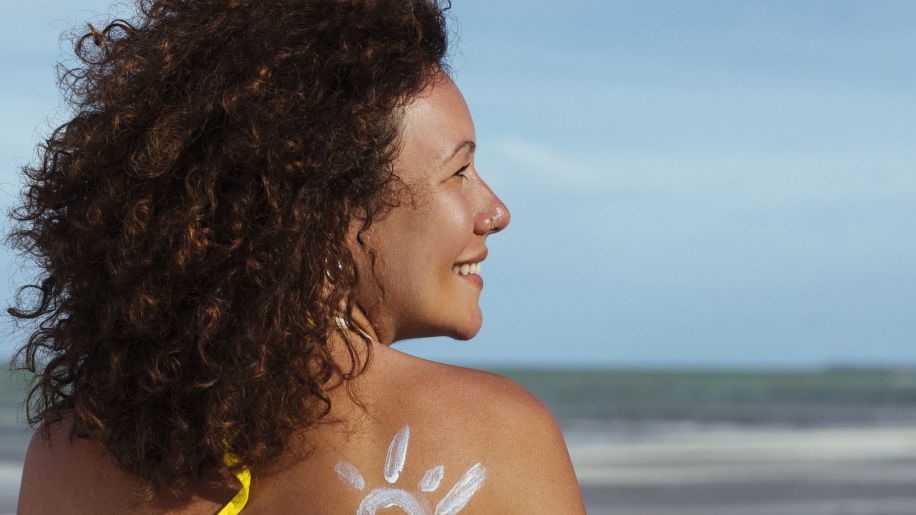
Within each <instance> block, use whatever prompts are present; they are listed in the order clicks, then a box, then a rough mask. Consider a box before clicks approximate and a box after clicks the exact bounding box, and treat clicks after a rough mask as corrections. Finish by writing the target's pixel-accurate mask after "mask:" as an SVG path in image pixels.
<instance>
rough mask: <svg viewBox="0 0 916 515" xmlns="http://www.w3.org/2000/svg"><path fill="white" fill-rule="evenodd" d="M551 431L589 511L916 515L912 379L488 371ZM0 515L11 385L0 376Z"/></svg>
mask: <svg viewBox="0 0 916 515" xmlns="http://www.w3.org/2000/svg"><path fill="white" fill-rule="evenodd" d="M487 370H489V371H492V372H495V373H499V374H502V375H505V376H508V377H510V378H512V379H513V380H515V381H517V382H518V383H520V384H521V385H522V386H524V387H525V388H527V389H528V390H529V391H531V392H532V393H533V394H534V395H535V396H537V397H538V398H540V399H541V400H542V401H543V402H544V403H545V404H546V405H547V406H548V407H549V408H550V409H551V411H552V412H553V413H554V415H555V416H556V418H557V421H558V423H559V425H560V427H561V429H562V430H563V433H564V436H565V438H566V441H567V444H568V446H569V448H570V455H571V458H572V460H573V465H574V467H575V468H576V474H577V476H578V477H579V481H580V484H581V486H582V489H583V493H584V495H585V499H586V503H587V506H588V509H589V513H590V514H602V513H614V514H622V515H674V514H677V515H690V514H694V513H695V514H697V515H699V514H703V515H716V514H722V515H725V514H729V515H731V514H748V515H755V514H761V515H763V514H766V515H821V514H837V515H840V514H842V515H868V514H889V515H893V514H900V515H904V514H906V515H913V514H916V369H877V368H876V369H855V368H840V367H836V368H825V369H822V370H772V371H759V370H758V371H751V370H673V369H668V370H665V369H602V370H599V369H547V368H543V369H505V368H504V369H500V368H487ZM0 381H2V382H0V386H2V390H0V514H2V513H12V512H13V511H15V497H16V492H18V486H19V474H21V464H22V459H23V457H24V455H25V449H26V445H27V442H28V437H29V431H28V430H27V429H26V427H25V423H24V411H23V405H22V403H23V399H24V395H25V392H24V388H25V380H24V376H23V375H21V374H12V375H11V374H2V379H0Z"/></svg>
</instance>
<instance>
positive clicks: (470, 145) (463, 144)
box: [440, 139, 477, 166]
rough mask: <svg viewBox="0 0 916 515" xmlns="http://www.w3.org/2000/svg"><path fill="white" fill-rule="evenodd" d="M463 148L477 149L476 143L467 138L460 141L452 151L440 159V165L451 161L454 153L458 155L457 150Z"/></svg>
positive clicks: (459, 150) (472, 150)
mask: <svg viewBox="0 0 916 515" xmlns="http://www.w3.org/2000/svg"><path fill="white" fill-rule="evenodd" d="M465 148H467V149H469V151H470V152H474V151H475V150H476V149H477V143H474V142H473V141H471V140H469V139H466V140H464V141H462V142H461V143H460V144H459V145H458V146H457V147H455V150H452V152H451V153H450V154H449V155H447V156H446V157H445V159H443V160H442V162H441V163H440V166H444V165H445V163H448V162H449V161H451V160H452V159H453V158H454V157H455V156H456V155H458V152H461V151H462V150H464V149H465Z"/></svg>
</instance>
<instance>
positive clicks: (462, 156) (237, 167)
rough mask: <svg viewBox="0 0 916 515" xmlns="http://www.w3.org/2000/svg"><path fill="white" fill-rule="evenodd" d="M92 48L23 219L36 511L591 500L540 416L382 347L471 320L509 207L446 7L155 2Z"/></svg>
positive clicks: (485, 507) (260, 0)
mask: <svg viewBox="0 0 916 515" xmlns="http://www.w3.org/2000/svg"><path fill="white" fill-rule="evenodd" d="M76 50H77V55H78V56H79V57H80V58H81V60H82V62H83V63H84V64H83V66H82V67H81V68H78V69H74V70H70V71H69V72H68V73H67V74H65V75H64V79H65V83H66V84H68V87H69V90H70V92H71V103H72V105H73V107H74V111H75V114H74V116H73V118H72V119H71V120H70V121H69V122H67V123H65V124H64V125H63V126H61V127H60V128H58V129H57V130H56V131H55V132H54V133H53V134H52V135H51V137H49V138H48V139H47V141H46V142H45V144H44V145H43V160H42V161H41V163H40V164H39V165H36V166H32V167H27V168H26V169H25V170H24V171H25V173H26V174H27V176H28V177H29V179H30V183H29V187H28V191H27V197H26V198H27V201H26V202H25V203H24V205H23V206H21V207H19V208H17V210H16V211H15V212H14V213H13V216H14V218H15V219H16V220H17V221H18V222H20V224H21V225H20V226H19V227H17V229H16V230H15V231H14V232H13V233H12V234H11V240H12V241H13V242H14V243H15V244H16V245H17V247H18V248H20V249H23V250H27V251H29V252H31V253H33V254H34V255H36V256H38V257H39V258H40V259H41V263H42V264H43V266H44V268H45V275H44V277H43V278H42V280H41V281H40V282H39V284H36V285H32V287H33V288H37V289H38V291H39V292H40V298H39V302H38V304H37V306H35V307H34V308H32V309H24V308H20V307H16V308H13V309H10V310H9V311H10V313H11V314H13V315H14V316H16V317H19V318H41V319H43V320H42V322H43V323H42V324H41V326H40V327H41V328H40V329H39V330H38V331H36V332H35V333H34V334H33V335H32V336H31V338H30V339H29V341H28V343H27V344H26V345H25V346H24V347H23V349H22V350H21V353H20V356H22V357H23V358H24V359H23V363H24V367H25V368H28V369H30V370H32V371H33V372H36V373H37V380H36V382H35V384H34V387H33V389H32V391H31V393H30V413H29V421H30V423H32V424H40V427H39V431H37V432H36V435H35V437H34V438H33V440H32V442H31V444H30V447H29V450H28V455H27V458H26V463H25V468H24V472H23V480H22V487H21V494H20V501H19V513H21V514H31V513H36V514H40V513H55V514H59V513H93V514H96V513H128V512H131V513H216V512H219V513H237V512H238V511H240V510H242V509H243V510H244V513H348V512H350V513H375V512H376V510H380V509H385V508H395V507H399V508H400V509H401V511H403V512H405V513H409V514H425V513H429V514H432V513H436V514H445V513H458V512H461V513H464V514H473V513H501V514H502V513H526V514H528V513H545V514H547V513H550V514H556V513H564V514H565V513H583V512H584V509H583V507H582V501H581V496H580V494H579V491H578V487H577V483H576V480H575V475H574V473H573V470H572V467H571V465H570V461H569V457H568V453H567V451H566V447H565V444H564V443H563V439H562V435H561V434H560V432H559V430H558V428H557V425H556V423H555V420H554V419H553V417H552V416H551V415H550V413H549V412H548V411H547V410H546V408H544V406H543V405H542V404H541V403H540V402H538V401H537V400H536V399H535V398H534V397H532V396H531V395H530V394H529V393H528V392H526V391H525V390H524V389H523V388H521V387H519V386H518V385H516V384H515V383H513V382H511V381H509V380H507V379H505V378H503V377H500V376H496V375H492V374H488V373H484V372H479V371H475V370H469V369H464V368H459V367H452V366H447V365H443V364H439V363H434V362H430V361H426V360H423V359H419V358H415V357H412V356H409V355H406V354H403V353H401V352H398V351H396V350H394V349H392V348H391V344H392V343H393V342H395V341H398V340H403V339H407V338H417V337H423V336H433V335H448V336H451V337H453V338H455V339H460V340H466V339H469V338H472V337H473V336H474V335H475V334H476V333H477V331H478V330H479V328H480V325H481V312H480V308H479V305H478V298H479V296H480V292H481V288H482V286H483V281H482V279H481V276H480V275H479V274H480V267H479V264H480V262H481V261H483V260H484V259H485V258H486V256H487V250H486V246H485V242H486V238H487V237H488V236H489V235H490V234H493V233H495V232H498V231H500V230H502V229H504V228H505V227H506V226H507V224H508V223H509V218H510V215H509V210H508V209H507V208H506V206H505V205H504V204H503V203H502V202H501V201H500V200H499V199H498V198H497V197H496V195H495V194H494V193H493V192H492V191H491V190H490V189H489V188H488V187H487V185H486V183H485V182H484V181H483V179H482V177H481V175H479V174H478V170H477V168H476V166H475V163H474V148H475V146H476V142H475V134H474V126H473V123H472V121H471V117H470V114H469V112H468V109H467V106H466V105H465V102H464V99H463V98H462V96H461V93H460V91H459V90H458V88H457V87H456V85H455V83H454V82H453V81H452V80H451V78H450V77H449V75H448V73H447V68H446V65H445V62H444V56H445V50H446V28H445V23H444V15H443V9H442V8H441V7H440V6H439V5H437V4H435V3H433V2H432V0H411V1H406V0H390V1H379V0H376V1H373V0H353V1H348V2H331V1H320V0H312V1H306V0H295V1H294V0H269V1H266V0H183V1H182V0H161V1H148V2H142V3H141V5H140V11H139V13H138V16H137V18H136V19H134V20H132V21H124V20H115V21H114V22H112V23H111V24H109V25H108V26H107V27H106V28H105V29H104V30H101V31H98V30H96V29H94V28H93V27H92V26H91V25H90V30H89V33H88V34H85V35H84V36H82V37H81V38H80V39H79V40H78V44H77V49H76ZM519 343H520V344H521V342H519ZM532 451H535V452H532Z"/></svg>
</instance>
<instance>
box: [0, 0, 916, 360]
mask: <svg viewBox="0 0 916 515" xmlns="http://www.w3.org/2000/svg"><path fill="white" fill-rule="evenodd" d="M77 5H78V7H79V9H77V8H76V7H74V6H77ZM519 5H520V4H519V3H518V2H508V1H496V2H478V1H471V0H457V1H455V2H454V6H453V9H452V11H451V15H450V16H451V18H452V22H453V23H452V30H453V32H454V33H455V34H456V36H457V37H456V38H455V39H454V40H453V43H454V47H453V48H454V50H453V59H452V63H453V67H454V70H455V78H456V80H457V83H458V85H459V86H460V87H461V88H462V90H463V91H464V94H465V97H466V98H467V100H468V103H469V105H470V107H471V112H472V114H473V116H474V119H475V123H476V125H477V132H478V143H479V149H478V155H477V164H478V168H479V169H480V173H481V174H482V175H483V176H484V177H485V178H486V179H487V180H488V181H489V182H490V184H491V186H492V187H493V188H494V190H496V192H497V193H498V194H500V196H501V197H502V198H503V199H504V201H505V202H506V203H507V204H508V205H509V207H510V209H511V210H512V214H513V219H512V225H511V226H510V227H509V229H508V230H507V231H505V232H503V233H500V234H498V235H495V236H493V237H491V238H490V239H489V242H488V246H489V247H490V257H489V259H488V260H487V263H486V264H485V265H486V266H485V270H484V275H485V278H486V286H485V289H484V292H483V295H482V300H481V303H482V307H483V310H484V318H485V320H484V327H483V329H482V330H481V332H480V334H479V335H478V336H477V337H476V338H474V339H473V340H471V341H468V342H456V341H453V340H449V339H446V338H433V339H426V340H417V341H407V342H401V343H398V344H397V347H398V348H400V349H402V350H405V351H408V352H411V353H415V354H418V355H421V356H425V357H429V358H432V359H439V360H445V361H449V362H454V363H461V364H539V365H577V364H587V365H610V366H629V365H641V366H647V365H648V366H652V365H655V366H744V367H772V366H819V365H823V364H831V363H862V364H874V363H891V364H900V363H908V364H916V316H913V313H912V310H913V307H914V306H916V266H914V264H916V238H914V237H913V233H914V232H916V231H914V230H913V229H914V228H916V31H913V30H912V20H913V19H916V3H913V2H905V1H900V2H891V1H869V2H865V1H841V0H832V1H806V2H788V1H743V2H727V1H693V2H675V1H667V2H659V1H646V0H642V1H631V2H613V1H600V2H599V1H588V2H587V1H576V2H556V1H552V2H541V1H530V2H526V3H525V4H524V5H525V9H524V10H519ZM107 6H108V3H107V2H99V1H81V2H62V1H51V0H43V1H36V2H31V3H29V4H27V5H23V6H21V7H20V8H19V11H18V13H17V14H16V15H14V16H10V17H5V19H4V20H2V21H0V25H2V31H0V40H2V43H3V44H2V46H0V49H2V50H0V65H2V66H3V68H4V69H6V70H13V73H11V74H7V73H5V74H4V77H3V78H2V79H0V80H2V89H0V107H2V109H3V115H4V116H3V117H2V118H0V136H2V137H0V165H2V166H0V173H2V174H3V175H2V179H0V183H2V193H3V194H2V195H0V202H2V204H3V207H4V208H6V207H7V206H8V205H9V203H10V202H11V200H12V198H13V197H12V195H14V194H15V191H16V188H17V186H16V185H17V183H18V179H17V177H16V171H17V166H18V165H20V164H22V163H23V162H24V161H26V160H28V159H30V158H31V157H32V147H33V145H34V143H35V141H37V138H38V136H39V135H40V134H43V133H44V132H46V130H47V127H48V126H49V120H57V119H56V118H54V116H55V110H56V109H58V107H59V106H58V100H57V99H58V96H57V92H56V89H55V85H54V72H53V64H54V62H55V61H56V60H57V59H58V58H59V57H60V56H62V55H66V51H67V50H68V46H67V44H66V43H63V44H59V43H58V36H59V34H60V33H61V31H63V30H64V29H66V28H67V27H70V26H72V25H73V24H75V23H79V22H81V21H83V20H86V19H90V18H92V17H93V16H94V15H95V14H97V13H105V12H107V10H108V7H107ZM0 259H2V260H3V263H4V268H5V269H6V270H8V273H7V276H8V277H9V278H10V279H9V280H8V281H7V283H9V284H8V285H6V288H5V290H4V291H0V293H3V294H4V297H6V298H8V297H9V292H10V291H11V285H12V282H11V281H13V280H15V279H16V277H15V275H14V274H15V273H16V269H15V268H11V266H12V265H10V264H9V263H11V259H12V258H11V256H9V255H8V254H0ZM3 286H4V285H3V284H2V281H0V288H2V287H3ZM4 327H6V326H4ZM10 338H11V337H7V338H5V341H4V342H3V343H2V344H0V350H7V351H8V349H10V348H11V347H12V342H11V340H10Z"/></svg>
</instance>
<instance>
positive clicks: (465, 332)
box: [448, 323, 481, 341]
mask: <svg viewBox="0 0 916 515" xmlns="http://www.w3.org/2000/svg"><path fill="white" fill-rule="evenodd" d="M480 325H481V324H480V323H476V324H470V325H468V326H466V327H461V328H455V330H453V331H451V332H450V333H449V335H448V336H449V337H450V338H452V339H455V340H461V341H466V340H470V339H471V338H473V337H475V336H477V333H479V332H480Z"/></svg>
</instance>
